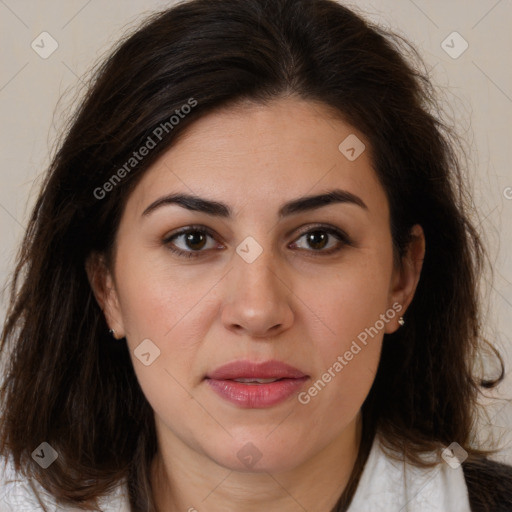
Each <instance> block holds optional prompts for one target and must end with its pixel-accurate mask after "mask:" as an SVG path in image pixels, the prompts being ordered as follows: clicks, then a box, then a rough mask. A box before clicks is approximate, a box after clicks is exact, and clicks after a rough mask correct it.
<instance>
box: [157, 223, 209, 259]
mask: <svg viewBox="0 0 512 512" xmlns="http://www.w3.org/2000/svg"><path fill="white" fill-rule="evenodd" d="M208 238H211V239H213V236H212V235H211V234H210V232H209V231H207V230H206V229H205V228H194V227H188V228H185V229H183V230H181V231H179V232H178V233H174V234H172V235H170V236H168V237H167V238H165V240H164V241H163V243H164V245H166V246H167V247H168V248H169V249H170V250H171V251H172V252H174V253H176V254H178V255H179V256H184V257H188V258H194V257H196V256H200V253H202V252H205V251H206V250H208V249H212V248H214V247H215V243H213V244H212V245H210V246H209V247H207V244H208Z"/></svg>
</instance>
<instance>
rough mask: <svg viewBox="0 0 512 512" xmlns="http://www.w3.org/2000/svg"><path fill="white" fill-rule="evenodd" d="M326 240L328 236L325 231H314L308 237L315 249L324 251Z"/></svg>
mask: <svg viewBox="0 0 512 512" xmlns="http://www.w3.org/2000/svg"><path fill="white" fill-rule="evenodd" d="M326 240H327V236H326V234H325V233H324V232H323V231H312V232H311V233H310V234H309V237H308V243H309V245H310V246H311V247H313V249H322V247H324V246H325V241H326Z"/></svg>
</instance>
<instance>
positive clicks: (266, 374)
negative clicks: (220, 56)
mask: <svg viewBox="0 0 512 512" xmlns="http://www.w3.org/2000/svg"><path fill="white" fill-rule="evenodd" d="M306 376H307V375H306V374H304V373H303V372H301V371H300V370H298V369H297V368H294V367H293V366H290V365H289V364H286V363H283V362H281V361H276V360H269V361H264V362H261V363H256V362H253V361H233V362H231V363H227V364H224V365H222V366H219V368H216V369H215V370H213V371H212V372H209V373H208V374H207V375H206V378H207V379H216V380H233V379H250V378H254V379H300V378H302V377H306Z"/></svg>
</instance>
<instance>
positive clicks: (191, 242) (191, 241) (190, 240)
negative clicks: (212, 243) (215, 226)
mask: <svg viewBox="0 0 512 512" xmlns="http://www.w3.org/2000/svg"><path fill="white" fill-rule="evenodd" d="M186 240H187V245H188V246H189V247H190V249H201V248H202V247H203V246H204V241H205V237H204V235H203V233H199V232H197V231H195V232H194V233H188V234H187V236H186ZM201 242H203V243H201ZM196 244H199V247H195V245H196Z"/></svg>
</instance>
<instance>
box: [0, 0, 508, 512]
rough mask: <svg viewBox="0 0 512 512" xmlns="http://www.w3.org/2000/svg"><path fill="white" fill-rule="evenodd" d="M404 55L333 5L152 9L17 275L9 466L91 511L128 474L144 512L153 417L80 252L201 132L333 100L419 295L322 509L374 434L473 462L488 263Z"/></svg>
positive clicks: (107, 69) (113, 225) (44, 195)
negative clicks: (183, 141)
mask: <svg viewBox="0 0 512 512" xmlns="http://www.w3.org/2000/svg"><path fill="white" fill-rule="evenodd" d="M405 55H410V56H411V59H413V58H414V59H417V55H415V52H414V50H413V49H412V48H411V47H410V46H408V45H407V44H406V43H405V42H404V41H403V40H402V39H401V38H399V37H397V36H394V35H392V34H390V33H387V32H385V31H383V30H382V29H379V28H377V27H374V26H372V25H370V24H369V23H367V22H365V21H364V20H363V19H361V18H360V17H359V16H357V15H356V14H354V13H353V12H352V11H350V10H349V9H347V8H345V7H343V6H341V5H339V4H337V3H335V2H334V1H331V0H216V1H211V0H193V1H189V2H185V3H182V4H179V5H177V6H175V7H173V8H171V9H168V10H166V11H163V12H159V13H156V14H154V15H152V16H151V17H150V18H148V19H147V21H146V22H145V23H144V24H143V26H141V27H140V28H139V29H138V30H137V31H136V32H135V33H133V34H132V35H130V36H129V37H127V38H126V39H125V40H123V41H121V42H120V43H119V44H118V46H117V47H116V49H115V50H114V51H113V52H112V54H111V55H110V56H109V58H108V59H106V60H105V61H104V63H103V64H102V65H101V66H100V67H99V68H98V69H97V71H96V73H95V75H94V78H93V80H92V82H91V84H90V87H89V89H88V92H87V94H86V97H85V99H84V101H83V103H82V104H81V105H80V107H79V108H78V110H77V112H76V113H75V114H74V116H73V119H72V121H71V122H70V125H69V129H68V130H67V132H66V136H65V138H64V139H63V141H62V143H61V144H60V147H59V149H58V151H57V152H56V154H55V158H54V159H53V161H52V163H51V165H50V168H49V170H48V174H47V177H46V179H45V182H44V184H43V187H42V191H41V193H40V195H39V198H38V200H37V203H36V205H35V208H34V210H33V213H32V216H31V219H30V222H29V225H28V229H27V232H26V236H25V239H24V241H23V244H22V247H21V249H20V254H19V258H18V263H17V266H16V269H15V272H14V275H13V279H12V284H11V301H10V307H9V311H8V317H7V321H6V323H5V326H4V329H3V333H2V349H3V350H4V352H5V348H6V347H9V349H10V352H9V358H8V359H7V360H6V363H7V374H6V378H5V381H4V383H3V387H2V390H1V398H2V405H3V407H4V408H5V410H4V414H3V417H2V421H1V425H0V441H1V445H0V449H1V452H2V453H3V454H6V455H10V456H12V457H13V460H14V464H15V467H16V469H17V470H23V471H24V472H25V474H27V475H29V476H31V477H34V478H36V479H37V480H38V481H39V482H40V483H41V484H42V485H43V486H44V487H45V488H46V489H47V490H48V491H50V492H51V493H52V494H53V495H54V496H55V497H56V498H58V499H59V500H61V501H62V502H65V503H71V504H73V505H75V506H83V507H84V508H87V509H89V510H90V509H94V499H95V498H96V497H98V496H100V495H102V494H104V493H107V492H109V491H110V490H111V489H112V488H113V486H114V485H116V483H117V482H118V481H119V480H120V479H121V478H127V480H128V484H129V491H130V501H131V505H132V510H133V511H148V512H149V511H152V510H153V509H154V505H153V503H152V498H151V486H150V478H149V468H150V463H151V461H152V459H153V456H154V454H155V451H156V448H157V446H156V437H155V427H154V419H153V411H152V409H151V407H150V405H149V404H148V402H147V401H146V399H145V397H144V395H143V393H142V391H141V388H140V386H139V384H138V382H137V379H136V376H135V374H134V370H133V367H132V364H131V360H130V357H129V353H128V351H127V347H126V344H125V343H119V342H115V341H113V340H112V338H111V336H110V335H109V333H108V326H107V325H106V322H105V318H104V316H103V312H102V311H101V309H100V307H99V306H98V304H97V303H96V301H95V299H94V296H93V294H92V290H91V287H90V284H89V282H88V279H87V275H86V272H85V268H84V264H85V261H86V259H87V257H88V256H89V255H91V254H92V253H94V252H96V253H103V254H105V255H109V254H110V250H111V248H112V244H113V241H114V239H115V235H116V231H117V227H118V224H119V221H120V217H121V215H122V212H123V208H124V205H125V203H126V200H127V198H128V196H129V194H130V192H131V191H132V190H133V188H134V187H135V186H136V184H137V183H138V181H139V180H140V178H141V177H142V175H143V174H144V172H145V170H146V169H147V168H148V167H149V166H150V165H151V164H152V163H153V162H154V161H155V160H156V159H157V158H158V157H159V156H160V155H161V154H162V153H163V152H164V151H166V150H167V149H168V148H169V147H170V145H172V144H175V143H176V141H177V140H178V137H179V136H180V134H182V133H184V130H185V129H186V128H187V127H188V126H191V125H192V123H194V121H195V120H197V119H198V118H200V117H201V116H204V115H205V114H206V113H207V112H211V111H213V110H215V109H221V108H223V107H225V106H228V105H232V104H234V103H235V102H238V101H242V100H250V101H254V102H258V103H265V102H269V101H271V100H273V99H276V98H279V97H283V96H287V95H288V96H296V97H298V98H302V99H305V100H310V101H316V102H320V103H322V104H324V105H326V106H328V107H329V108H331V109H332V111H334V112H336V113H337V115H339V116H341V117H342V118H343V119H344V120H345V121H347V122H348V123H349V124H351V125H353V126H354V127H356V128H357V129H358V130H360V131H361V132H362V133H363V134H364V135H365V136H366V137H367V139H368V140H369V142H370V148H369V149H370V151H371V156H372V162H373V164H374V168H375V170H376V172H377V175H378V177H379V179H380V182H381V184H382V186H383V188H384V190H385V192H386V194H387V197H388V200H389V205H390V211H391V226H390V228H391V232H392V237H393V244H394V249H395V256H396V258H397V261H400V257H401V256H402V255H403V253H404V251H405V249H406V247H407V244H408V242H409V241H410V239H409V238H410V237H409V232H410V228H411V227H412V226H413V225H414V224H420V225H421V226H422V227H423V230H424V233H425V237H426V248H427V249H426V256H425V260H424V265H423V271H422V276H421V279H420V282H419V285H418V288H417V291H416V295H415V298H414V300H413V302H412V304H411V306H410V308H409V310H408V312H407V322H406V324H405V326H404V327H403V328H401V329H399V330H398V331H397V332H396V333H394V334H392V335H386V336H385V339H384V342H383V349H382V356H381V362H380V366H379V369H378V373H377V376H376V378H375V382H374V384H373V387H372V389H371V391H370V394H369V396H368V398H367V399H366V401H365V403H364V404H363V428H364V435H363V441H362V445H361V449H360V458H359V460H358V463H357V464H356V468H355V469H354V472H353V475H352V480H351V482H350V483H349V485H348V487H347V489H346V490H345V492H344V494H343V496H342V497H340V500H339V502H338V505H337V506H336V509H335V510H339V511H341V510H344V508H345V507H346V505H347V503H348V502H349V501H350V499H351V496H352V494H353V491H354V489H355V487H356V485H357V479H358V476H359V474H360V471H361V468H362V465H363V464H364V459H365V457H366V455H367V453H368V450H369V446H370V444H371V440H372V437H373V433H374V432H375V430H376V429H377V428H378V429H380V431H381V432H382V433H383V436H384V439H385V441H386V445H387V446H388V447H389V448H390V449H393V448H397V449H403V450H405V452H406V454H407V455H408V456H409V457H410V459H411V461H412V462H414V463H416V464H422V463H423V462H422V460H421V454H422V453H423V452H425V451H430V450H433V449H439V447H440V446H445V445H448V444H450V443H451V442H452V441H457V442H458V443H459V444H460V445H462V446H463V447H464V448H465V449H466V450H467V451H468V452H469V453H470V455H472V456H474V455H477V454H479V453H484V452H479V450H477V449H476V447H474V446H473V437H472V427H473V421H474V418H475V404H476V398H477V396H478V389H479V384H480V381H479V377H478V376H476V375H474V373H473V362H474V360H475V357H476V356H477V351H478V347H479V344H480V329H481V326H480V316H479V306H478V301H477V297H478V276H479V275H480V272H481V270H482V266H483V263H484V261H485V258H484V255H485V253H484V250H483V244H482V243H481V242H480V240H479V236H478V234H477V232H476V230H475V229H474V228H473V226H472V225H471V223H470V221H469V220H468V216H467V213H466V210H467V205H468V204H470V202H469V195H468V193H467V191H466V189H465V186H464V183H463V176H462V172H461V170H460V166H459V163H458V161H457V158H456V156H455V151H454V149H453V143H454V138H453V137H452V135H451V134H450V130H449V129H448V128H447V127H446V126H445V125H444V124H443V123H442V122H441V121H440V120H439V119H438V118H437V116H436V112H437V110H436V108H437V107H436V103H435V100H434V95H433V88H432V86H431V84H430V81H429V78H428V73H426V72H425V71H424V70H423V71H421V70H420V69H419V68H417V67H416V66H414V65H413V64H412V60H411V63H409V62H408V60H406V57H405ZM191 99H193V101H195V102H196V105H195V106H194V108H193V109H191V111H190V112H189V113H188V114H187V115H186V116H184V117H183V118H181V117H180V121H179V123H178V124H176V125H175V126H173V128H169V129H168V131H167V132H165V133H164V134H163V136H162V139H161V140H160V141H159V143H158V144H157V145H156V147H154V149H152V150H151V151H150V152H149V154H148V155H147V156H146V157H145V158H144V159H142V160H141V161H140V162H138V163H137V165H136V166H134V168H133V169H131V170H130V172H127V173H124V174H123V176H122V179H121V180H119V183H116V184H115V186H112V187H109V193H108V194H105V195H104V196H103V197H101V198H98V193H96V194H95V192H94V191H97V190H98V188H101V187H103V186H104V184H105V183H107V182H109V180H110V179H111V178H112V176H113V174H114V173H116V172H118V169H120V168H122V166H123V165H124V164H125V163H126V162H127V161H128V160H129V159H130V158H131V157H132V155H133V151H135V150H136V149H137V148H139V147H141V146H142V145H143V144H144V143H145V141H146V140H147V138H148V137H149V136H151V135H152V134H154V131H155V129H157V128H158V127H159V126H161V125H162V123H165V122H167V123H169V119H170V116H172V115H173V114H174V113H175V112H176V110H180V109H181V108H182V106H183V105H185V104H187V103H188V104H191V101H190V100H191ZM340 142H341V141H340ZM118 176H119V174H118ZM502 375H503V370H502ZM42 441H46V442H48V443H50V445H52V446H53V447H54V448H55V449H56V450H57V452H58V453H59V458H58V459H57V460H56V461H55V462H54V464H53V465H52V466H51V468H49V469H48V470H45V471H43V470H41V468H39V466H38V465H37V464H35V463H34V462H33V461H32V459H31V456H30V454H31V452H32V450H34V448H35V447H36V446H38V445H39V444H40V443H41V442H42ZM485 453H487V452H485Z"/></svg>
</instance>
